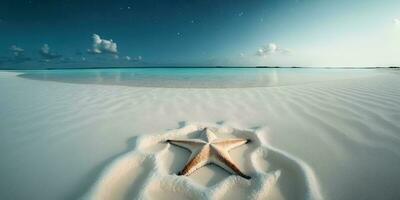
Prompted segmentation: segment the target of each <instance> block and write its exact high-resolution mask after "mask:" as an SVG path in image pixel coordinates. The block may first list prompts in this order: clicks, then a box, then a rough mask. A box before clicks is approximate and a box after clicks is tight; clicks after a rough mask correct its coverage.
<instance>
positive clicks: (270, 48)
mask: <svg viewBox="0 0 400 200" xmlns="http://www.w3.org/2000/svg"><path fill="white" fill-rule="evenodd" d="M276 53H279V54H288V53H290V50H288V49H284V48H281V47H279V46H278V45H276V44H275V43H269V44H268V45H264V46H262V47H261V48H259V49H258V50H257V53H256V55H258V56H267V55H272V54H276Z"/></svg>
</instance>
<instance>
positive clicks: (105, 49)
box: [88, 34, 118, 54]
mask: <svg viewBox="0 0 400 200" xmlns="http://www.w3.org/2000/svg"><path fill="white" fill-rule="evenodd" d="M92 39H93V44H92V49H88V52H89V53H93V54H102V53H111V54H117V53H118V50H117V43H115V42H114V41H113V40H112V39H110V40H106V39H102V38H101V37H100V36H99V35H97V34H93V36H92Z"/></svg>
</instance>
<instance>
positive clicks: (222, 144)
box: [167, 128, 250, 179]
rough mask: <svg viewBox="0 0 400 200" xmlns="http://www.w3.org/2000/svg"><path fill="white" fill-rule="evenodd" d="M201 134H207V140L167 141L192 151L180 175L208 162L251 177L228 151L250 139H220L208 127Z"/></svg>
mask: <svg viewBox="0 0 400 200" xmlns="http://www.w3.org/2000/svg"><path fill="white" fill-rule="evenodd" d="M201 134H202V135H204V136H205V140H201V139H171V140H167V142H169V143H171V144H174V145H177V146H180V147H183V148H185V149H188V150H189V151H191V152H192V154H191V156H190V158H189V161H188V162H187V163H186V165H185V167H184V168H183V169H182V171H180V172H179V173H178V175H185V176H187V175H190V174H191V173H193V172H194V171H196V170H197V169H199V168H201V167H203V166H205V165H207V164H215V165H217V166H219V167H221V168H223V169H225V170H226V171H228V172H230V173H232V174H237V175H239V176H241V177H243V178H246V179H250V176H247V175H245V174H244V173H243V172H241V171H240V169H239V168H238V166H237V165H236V164H235V163H234V162H233V160H232V158H231V157H230V156H229V153H228V152H229V151H230V150H231V149H233V148H235V147H238V146H240V145H243V144H246V143H248V142H249V140H246V139H241V138H237V139H218V138H217V136H216V135H215V133H214V132H212V131H211V130H210V129H208V128H204V129H203V131H202V133H201Z"/></svg>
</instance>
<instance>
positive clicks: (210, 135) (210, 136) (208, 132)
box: [203, 128, 217, 142]
mask: <svg viewBox="0 0 400 200" xmlns="http://www.w3.org/2000/svg"><path fill="white" fill-rule="evenodd" d="M203 134H205V136H206V140H207V142H211V141H213V140H215V139H217V136H216V135H215V133H214V132H213V131H211V130H210V129H208V128H204V130H203Z"/></svg>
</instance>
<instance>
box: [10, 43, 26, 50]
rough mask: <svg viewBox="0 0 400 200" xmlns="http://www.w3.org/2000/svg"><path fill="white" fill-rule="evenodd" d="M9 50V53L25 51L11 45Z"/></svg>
mask: <svg viewBox="0 0 400 200" xmlns="http://www.w3.org/2000/svg"><path fill="white" fill-rule="evenodd" d="M10 50H11V51H14V52H24V51H25V50H24V49H23V48H21V47H17V46H16V45H12V46H11V47H10Z"/></svg>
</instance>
